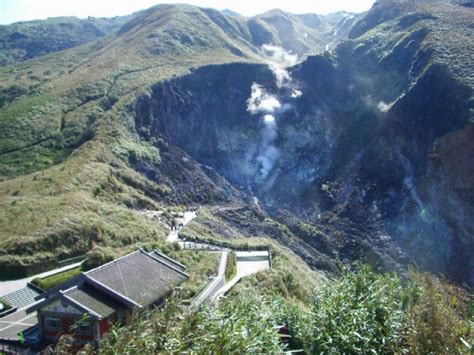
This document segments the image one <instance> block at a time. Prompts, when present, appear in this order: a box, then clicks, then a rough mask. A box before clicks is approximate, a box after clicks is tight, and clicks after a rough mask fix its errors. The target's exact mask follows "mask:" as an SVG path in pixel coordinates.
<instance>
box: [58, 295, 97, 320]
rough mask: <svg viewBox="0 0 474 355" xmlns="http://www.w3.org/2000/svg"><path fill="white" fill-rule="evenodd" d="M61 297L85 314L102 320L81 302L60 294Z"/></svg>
mask: <svg viewBox="0 0 474 355" xmlns="http://www.w3.org/2000/svg"><path fill="white" fill-rule="evenodd" d="M62 296H63V297H64V298H65V299H67V300H68V301H69V302H71V303H72V304H75V305H76V306H77V307H79V308H82V309H83V310H85V311H86V312H87V313H89V314H90V315H92V316H94V317H96V318H98V319H102V317H101V315H100V314H98V313H96V312H95V311H93V310H92V309H90V308H89V307H87V306H84V305H83V304H82V303H81V302H79V301H76V300H75V299H73V298H71V297H69V296H68V295H67V294H64V293H63V294H62Z"/></svg>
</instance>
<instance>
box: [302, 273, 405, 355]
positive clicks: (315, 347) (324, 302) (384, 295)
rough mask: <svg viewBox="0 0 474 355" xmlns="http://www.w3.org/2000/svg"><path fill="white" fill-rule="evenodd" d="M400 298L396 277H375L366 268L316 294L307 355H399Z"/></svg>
mask: <svg viewBox="0 0 474 355" xmlns="http://www.w3.org/2000/svg"><path fill="white" fill-rule="evenodd" d="M402 295H403V289H402V286H401V282H400V280H399V279H398V277H397V276H395V275H380V274H376V273H375V272H373V271H372V270H371V269H370V268H369V267H363V268H361V269H360V270H359V271H358V272H356V273H347V274H346V275H345V276H344V277H343V278H342V279H341V280H340V281H339V282H336V283H333V284H329V285H327V286H325V287H323V288H322V289H320V290H318V291H317V292H316V295H315V298H314V305H313V312H314V316H313V319H312V338H311V342H310V344H309V349H308V350H309V352H311V353H318V354H319V353H328V352H337V353H399V352H403V351H404V350H406V349H405V348H404V344H403V335H404V331H405V321H406V317H405V313H404V310H403V304H402V301H401V300H402V298H403V297H402Z"/></svg>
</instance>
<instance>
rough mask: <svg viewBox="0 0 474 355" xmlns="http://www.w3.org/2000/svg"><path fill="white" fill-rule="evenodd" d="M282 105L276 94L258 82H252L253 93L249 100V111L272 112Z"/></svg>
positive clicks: (253, 112) (254, 112) (252, 112)
mask: <svg viewBox="0 0 474 355" xmlns="http://www.w3.org/2000/svg"><path fill="white" fill-rule="evenodd" d="M280 107H281V104H280V101H278V99H277V98H276V96H274V95H271V94H269V93H267V92H266V91H265V89H264V88H263V87H262V86H260V85H258V84H257V83H253V84H252V93H251V94H250V97H249V99H248V100H247V111H249V112H250V113H251V114H256V113H259V112H266V113H272V112H275V110H277V109H279V108H280Z"/></svg>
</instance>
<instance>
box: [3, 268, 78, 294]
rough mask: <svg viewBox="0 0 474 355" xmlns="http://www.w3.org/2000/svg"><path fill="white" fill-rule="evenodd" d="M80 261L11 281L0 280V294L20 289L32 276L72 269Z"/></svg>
mask: <svg viewBox="0 0 474 355" xmlns="http://www.w3.org/2000/svg"><path fill="white" fill-rule="evenodd" d="M79 265H81V263H80V262H79V263H75V264H71V265H67V266H63V267H60V268H57V269H54V270H50V271H46V272H43V273H41V274H38V275H34V276H29V277H25V278H24V279H19V280H11V281H0V296H4V295H6V294H9V293H12V292H15V291H18V290H21V289H22V288H24V287H26V284H27V283H28V282H31V281H32V280H33V279H34V278H37V277H46V276H49V275H53V274H57V273H58V272H62V271H66V270H69V269H73V268H75V267H78V266H79Z"/></svg>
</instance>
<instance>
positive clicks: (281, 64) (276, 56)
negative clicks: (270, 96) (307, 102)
mask: <svg viewBox="0 0 474 355" xmlns="http://www.w3.org/2000/svg"><path fill="white" fill-rule="evenodd" d="M262 51H263V53H264V54H265V55H266V56H267V57H268V58H269V59H270V63H269V64H268V66H269V67H270V69H271V70H272V72H273V74H274V75H275V78H276V83H277V86H278V87H279V88H281V87H282V86H284V85H285V84H287V83H289V82H291V77H290V74H289V73H288V71H287V70H286V69H285V68H287V67H290V66H293V65H295V64H296V63H297V62H298V55H296V54H291V53H290V52H287V51H286V50H285V49H283V48H281V47H277V46H274V45H271V44H264V45H263V46H262Z"/></svg>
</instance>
